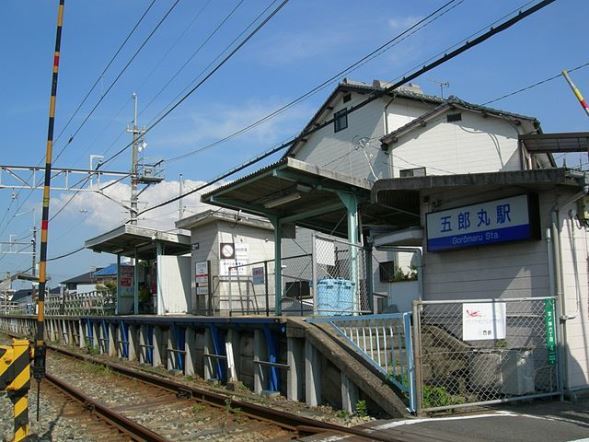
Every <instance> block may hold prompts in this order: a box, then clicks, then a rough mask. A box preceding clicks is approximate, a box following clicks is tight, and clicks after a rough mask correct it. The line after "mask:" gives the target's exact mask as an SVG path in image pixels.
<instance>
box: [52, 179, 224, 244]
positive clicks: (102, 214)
mask: <svg viewBox="0 0 589 442" xmlns="http://www.w3.org/2000/svg"><path fill="white" fill-rule="evenodd" d="M107 184H108V182H106V183H102V186H103V187H104V186H105V185H107ZM202 184H203V182H202V181H192V180H185V181H184V192H187V191H189V190H191V189H194V188H196V187H198V186H200V185H202ZM212 189H214V187H209V188H206V189H204V190H203V192H196V193H193V194H192V195H189V196H187V197H185V198H183V200H182V201H183V207H185V212H184V216H189V215H190V214H193V213H197V212H202V211H205V210H207V209H210V208H213V209H215V207H213V206H210V205H208V204H203V203H201V202H200V195H201V193H204V192H208V191H210V190H212ZM178 192H179V186H178V181H163V182H161V183H160V184H157V185H154V186H150V187H149V188H148V189H147V190H146V191H145V192H143V193H142V194H141V195H140V197H139V212H141V210H144V209H145V208H147V207H151V206H153V205H155V204H157V203H160V202H163V201H167V200H169V199H170V198H173V197H175V196H177V195H178ZM104 193H105V194H106V195H108V196H109V197H110V198H112V199H114V200H116V201H119V202H122V203H123V204H125V205H127V206H128V205H129V199H130V186H129V185H127V184H122V183H117V184H114V185H112V186H111V187H109V188H108V189H106V190H105V191H104ZM70 198H71V194H69V195H63V196H60V197H58V198H57V199H56V202H55V206H54V207H55V209H54V210H55V213H57V211H59V210H60V209H61V207H63V205H64V204H66V203H67V201H68V200H69V199H70ZM178 209H179V203H178V202H174V203H171V204H168V205H166V206H163V207H161V208H158V209H155V210H153V211H150V212H147V213H145V214H144V215H140V216H139V222H138V224H139V225H140V226H144V227H152V228H157V229H161V230H171V229H175V226H174V222H175V221H177V220H178ZM60 216H70V217H76V218H80V216H82V219H81V221H80V222H82V223H84V224H86V225H87V226H89V227H93V228H94V229H96V230H97V232H98V233H99V234H100V233H104V232H107V231H109V230H112V229H113V228H115V227H117V226H120V225H121V224H123V223H124V222H126V221H127V220H128V219H129V211H128V210H127V209H125V208H124V207H122V206H121V205H120V204H117V203H115V202H113V201H112V200H110V199H108V198H106V197H104V196H102V195H99V194H98V193H96V192H80V193H79V194H78V195H77V196H76V197H75V198H74V199H73V200H72V201H71V202H70V203H69V204H68V205H67V207H66V208H65V209H64V213H63V214H61V215H60Z"/></svg>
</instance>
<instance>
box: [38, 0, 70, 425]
mask: <svg viewBox="0 0 589 442" xmlns="http://www.w3.org/2000/svg"><path fill="white" fill-rule="evenodd" d="M63 6H64V0H59V8H58V11H57V31H56V34H55V52H54V54H53V72H52V76H51V98H50V99H49V127H48V129H47V148H46V152H45V183H44V186H43V215H42V217H41V253H40V257H39V295H38V298H37V309H38V310H37V333H36V335H35V355H34V366H33V376H34V377H35V379H36V380H37V420H38V419H39V390H40V385H41V380H42V379H43V377H44V376H45V286H46V283H47V231H48V227H49V200H50V197H51V159H52V155H53V128H54V125H55V98H56V96H57V77H58V74H59V55H60V54H59V52H60V48H61V27H62V25H63Z"/></svg>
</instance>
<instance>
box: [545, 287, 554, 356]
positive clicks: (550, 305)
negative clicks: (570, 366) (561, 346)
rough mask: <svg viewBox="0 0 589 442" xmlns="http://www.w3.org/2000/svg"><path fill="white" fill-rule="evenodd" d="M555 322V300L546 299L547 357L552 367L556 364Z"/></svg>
mask: <svg viewBox="0 0 589 442" xmlns="http://www.w3.org/2000/svg"><path fill="white" fill-rule="evenodd" d="M554 322H555V321H554V299H545V300H544V324H545V326H546V356H547V361H548V364H550V365H554V364H556V327H555V325H554Z"/></svg>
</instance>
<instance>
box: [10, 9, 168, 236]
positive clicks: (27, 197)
mask: <svg viewBox="0 0 589 442" xmlns="http://www.w3.org/2000/svg"><path fill="white" fill-rule="evenodd" d="M178 1H179V0H177V1H176V3H174V4H173V5H172V7H171V8H170V9H169V10H168V12H167V13H166V14H165V15H164V17H163V19H162V20H160V23H158V25H157V26H156V28H155V29H154V30H153V31H152V32H151V34H150V35H149V36H148V37H147V39H146V40H145V41H144V42H143V44H142V45H141V47H140V48H139V49H138V51H137V52H136V53H135V54H134V55H133V57H132V58H131V60H130V61H129V62H128V63H127V65H126V66H125V68H124V69H123V71H121V73H120V74H119V76H118V77H117V78H116V79H115V81H114V82H113V83H111V86H110V87H109V89H108V90H107V91H106V92H105V93H104V94H103V95H102V97H101V98H100V100H99V101H98V103H97V104H96V105H95V106H94V108H93V109H92V111H91V112H90V113H89V114H88V115H87V116H86V118H85V119H84V121H83V122H82V123H81V125H80V126H78V129H77V130H76V131H75V133H74V134H73V135H72V136H71V137H70V139H69V140H68V142H67V144H66V145H65V146H64V147H63V148H62V149H61V151H60V152H59V153H58V154H57V156H56V158H55V160H54V162H55V161H57V159H58V158H59V157H60V156H61V155H62V154H63V152H64V150H65V149H66V147H67V146H69V145H70V144H71V142H72V141H73V139H74V138H75V136H76V135H77V133H78V132H79V131H80V130H81V128H82V126H83V125H84V124H85V123H86V121H88V119H89V118H90V116H91V115H92V114H93V113H94V111H95V110H96V108H97V107H98V105H99V104H100V102H101V101H102V100H103V99H104V97H105V96H106V95H107V94H108V93H109V92H110V89H112V87H113V86H114V84H115V83H116V82H117V81H118V79H119V78H120V76H121V75H122V74H123V72H124V71H125V70H126V69H127V68H128V66H129V65H130V64H131V63H132V61H133V59H134V58H135V57H136V56H137V55H138V53H139V51H140V50H141V49H142V48H143V46H144V45H145V44H146V43H147V41H148V40H149V39H150V38H151V36H152V35H153V34H154V33H155V31H156V30H157V28H158V27H159V26H160V25H161V23H162V22H163V20H165V18H166V17H167V16H168V15H169V13H170V12H171V10H172V9H173V8H174V7H175V6H176V4H177V3H178ZM154 3H155V0H152V2H151V4H150V5H149V6H148V8H147V9H146V11H145V12H144V13H143V15H142V16H141V18H140V19H139V21H138V22H137V23H136V25H135V26H134V27H133V29H132V31H131V32H130V33H129V35H128V36H127V38H126V39H125V40H124V42H123V43H122V44H121V46H120V47H119V49H118V50H117V52H116V53H115V55H114V56H113V57H112V59H111V61H110V62H109V64H108V65H107V67H106V68H105V69H104V71H103V72H102V73H101V74H100V75H99V77H98V78H97V80H96V82H95V84H94V85H93V86H92V88H95V86H96V84H97V83H98V82H99V81H100V78H102V76H103V75H104V72H105V71H106V70H107V69H108V66H110V64H112V61H114V59H115V58H116V56H117V55H118V53H119V52H120V50H121V49H122V48H123V46H124V45H125V44H126V42H127V40H128V39H129V38H130V37H131V35H132V34H133V33H134V32H135V30H136V28H137V27H138V26H139V24H140V23H141V21H142V20H143V19H144V17H145V15H147V13H148V12H149V10H150V9H151V7H152V6H153V4H154ZM91 90H92V89H91ZM90 92H91V91H90ZM90 92H89V93H90ZM85 100H86V98H84V99H83V102H84V101H85ZM83 102H82V103H81V104H80V106H79V107H81V106H82V105H83ZM78 110H79V109H76V111H75V112H74V114H75V113H77V112H78ZM72 119H73V115H72ZM67 124H69V121H68V123H67ZM67 124H66V126H65V127H64V129H63V130H62V131H61V132H60V134H59V135H58V137H57V138H59V137H60V136H61V135H62V133H63V131H64V130H65V128H66V127H67ZM57 138H56V140H57ZM43 158H44V156H43V157H42V158H41V160H40V161H39V163H38V164H40V163H41V162H42V161H43ZM32 176H33V175H31V178H32ZM29 179H30V178H29ZM33 191H34V189H31V190H30V192H29V193H28V195H27V196H26V197H25V198H24V200H23V202H22V203H21V205H20V206H19V208H18V210H20V208H22V207H23V206H24V204H25V203H26V201H27V200H28V199H29V198H30V197H31V195H32V194H33ZM17 194H18V195H20V191H19V192H17ZM18 210H17V212H18ZM13 219H14V216H13V217H12V218H11V219H10V220H9V222H8V224H7V226H6V228H7V227H8V225H9V224H10V223H11V222H12V220H13ZM0 225H1V224H0ZM4 230H5V229H3V230H2V232H0V236H1V235H2V234H3V233H4Z"/></svg>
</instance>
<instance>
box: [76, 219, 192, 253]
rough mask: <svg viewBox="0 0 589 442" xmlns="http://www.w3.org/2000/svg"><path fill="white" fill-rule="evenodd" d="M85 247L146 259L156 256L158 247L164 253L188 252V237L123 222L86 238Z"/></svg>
mask: <svg viewBox="0 0 589 442" xmlns="http://www.w3.org/2000/svg"><path fill="white" fill-rule="evenodd" d="M85 247H86V248H87V249H90V250H92V251H94V252H106V253H112V254H115V255H120V256H127V257H130V258H135V257H137V258H139V259H143V260H147V259H155V258H156V256H157V255H158V252H157V250H158V247H159V248H160V250H161V251H162V254H164V255H184V254H185V253H190V237H189V236H188V235H182V234H177V233H169V232H163V231H160V230H156V229H150V228H147V227H140V226H136V225H130V224H125V225H122V226H120V227H117V228H116V229H113V230H111V231H110V232H106V233H103V234H102V235H99V236H97V237H95V238H91V239H89V240H87V241H86V243H85Z"/></svg>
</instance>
